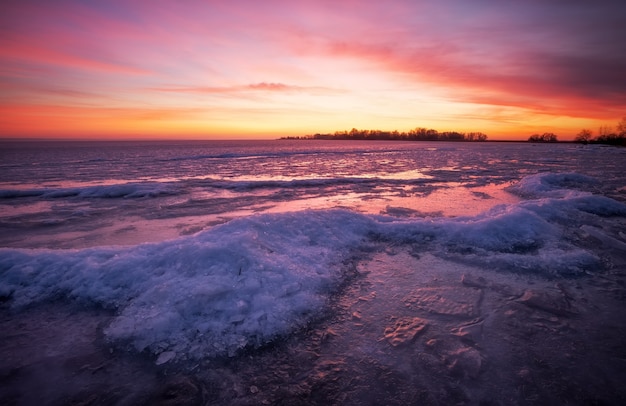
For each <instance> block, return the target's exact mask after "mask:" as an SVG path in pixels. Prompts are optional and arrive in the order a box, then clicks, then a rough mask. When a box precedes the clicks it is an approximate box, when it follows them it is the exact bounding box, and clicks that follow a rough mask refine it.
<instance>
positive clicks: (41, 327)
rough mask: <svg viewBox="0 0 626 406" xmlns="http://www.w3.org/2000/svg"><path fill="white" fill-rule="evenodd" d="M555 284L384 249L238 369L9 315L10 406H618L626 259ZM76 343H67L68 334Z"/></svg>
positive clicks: (41, 311)
mask: <svg viewBox="0 0 626 406" xmlns="http://www.w3.org/2000/svg"><path fill="white" fill-rule="evenodd" d="M588 242H589V243H590V244H595V245H598V246H599V247H601V248H602V252H603V255H605V256H606V258H610V260H611V261H612V264H613V265H612V268H611V269H609V270H607V271H605V272H602V273H598V274H595V275H587V276H583V277H579V278H573V279H569V278H556V279H546V278H543V277H540V276H533V275H525V274H520V273H508V272H494V271H491V270H488V269H480V268H476V267H473V266H469V265H463V264H459V263H454V262H451V261H449V260H446V259H444V258H440V257H435V256H433V255H432V254H429V253H417V252H414V251H413V250H412V248H411V247H410V246H391V245H381V246H379V250H377V251H376V252H373V253H371V255H370V257H369V258H365V259H361V260H359V261H358V262H357V263H355V264H354V270H355V271H356V274H355V275H356V276H354V277H353V278H352V279H350V281H349V283H348V284H347V285H346V286H344V287H343V288H342V290H341V291H340V292H338V293H337V294H336V295H335V296H334V297H333V298H332V299H331V302H330V303H329V306H328V308H327V310H326V311H325V312H324V314H323V315H322V318H321V319H318V320H317V321H314V322H312V323H311V324H310V325H309V326H308V327H307V328H305V329H304V330H300V331H297V332H295V333H293V334H291V335H289V336H287V337H282V338H278V339H276V340H274V341H273V342H271V343H269V344H267V345H266V346H264V347H263V348H260V349H256V350H246V351H243V352H242V353H240V354H239V355H238V356H236V357H233V358H227V357H223V358H213V359H204V360H201V361H196V362H193V363H190V362H184V361H181V362H169V361H168V360H163V359H160V358H159V359H155V357H154V356H147V355H145V354H143V353H140V354H137V353H134V352H129V351H125V350H124V349H122V348H119V346H111V345H110V344H109V343H107V342H106V341H105V340H104V337H103V335H102V329H103V328H104V327H105V326H106V325H107V323H108V322H109V321H110V319H111V317H112V313H111V312H110V311H105V310H100V309H94V308H92V309H81V308H80V306H78V305H76V304H67V303H53V304H45V303H42V304H39V305H36V306H32V307H30V308H28V309H27V310H25V311H23V312H19V313H15V312H13V311H10V310H8V309H6V308H3V309H2V310H0V314H2V318H1V321H0V324H1V326H2V329H0V331H2V340H0V343H2V344H1V347H0V355H2V358H3V360H4V364H3V366H2V371H1V374H0V376H1V379H2V381H1V382H2V385H1V386H0V400H2V401H3V403H4V404H14V405H25V404H40V403H46V404H68V403H70V404H86V403H90V402H91V403H103V402H104V403H116V404H161V405H170V404H233V405H252V404H281V403H284V404H301V405H308V404H321V403H324V404H346V405H358V404H363V403H368V402H370V403H371V402H377V403H385V404H390V405H396V404H397V405H400V404H407V402H413V403H415V402H418V403H427V404H451V403H456V404H479V403H481V402H491V403H493V404H512V405H515V404H519V405H523V404H548V403H552V404H554V403H555V402H556V403H568V402H569V403H574V404H581V403H593V402H596V403H598V404H619V403H622V402H624V401H625V400H626V389H624V387H623V385H622V382H623V381H624V379H626V369H624V363H625V362H626V352H625V349H626V342H625V338H624V337H626V326H625V325H624V323H623V322H622V321H621V316H620V315H622V314H624V310H626V309H625V307H626V306H625V303H626V301H625V299H626V253H621V254H620V253H619V252H616V251H611V250H610V247H602V242H601V241H597V240H595V239H594V237H593V236H589V237H588ZM77 328H78V329H79V330H78V331H80V334H78V335H72V336H70V337H67V336H66V332H67V331H76V329H77Z"/></svg>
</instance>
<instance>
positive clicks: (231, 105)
mask: <svg viewBox="0 0 626 406" xmlns="http://www.w3.org/2000/svg"><path fill="white" fill-rule="evenodd" d="M2 11H3V12H2V13H1V14H0V90H2V91H3V93H4V96H0V107H3V108H5V109H11V108H12V107H11V104H12V103H20V106H21V107H20V111H26V110H24V109H27V108H30V109H32V112H33V114H35V113H36V111H42V110H41V109H42V107H41V106H42V105H54V106H58V107H59V108H62V109H63V110H62V111H61V110H57V112H59V114H61V113H62V116H63V117H66V116H68V117H69V116H71V111H72V108H74V107H76V106H79V107H80V106H88V105H89V106H98V107H99V108H101V109H103V110H102V111H105V110H106V109H109V110H108V111H110V112H112V114H110V115H109V117H111V120H118V124H117V125H109V124H106V125H104V124H101V125H103V127H104V128H109V129H115V131H118V133H119V134H123V131H124V126H128V128H132V129H133V131H138V129H141V128H143V131H145V132H146V134H147V135H148V133H149V132H150V131H156V130H157V129H156V127H155V126H145V120H144V121H141V120H140V118H141V117H140V115H139V116H133V115H128V114H125V113H124V114H122V113H121V112H125V111H132V110H133V109H136V110H138V111H140V110H142V109H147V110H149V111H152V112H154V114H153V115H151V117H155V115H159V114H160V115H161V117H162V119H161V120H153V121H155V122H156V121H159V122H160V123H161V124H163V125H164V126H165V127H172V128H175V127H176V126H177V125H179V124H180V120H182V118H181V116H180V114H179V113H177V112H181V111H195V109H204V108H206V107H207V106H216V105H220V109H219V111H218V110H214V111H215V112H216V113H215V114H213V113H211V114H205V117H208V118H207V119H206V121H205V122H204V123H203V122H202V114H199V115H198V116H194V117H193V128H194V131H201V129H202V128H204V131H205V133H206V134H207V135H211V134H215V133H217V132H219V131H223V128H224V126H226V127H228V128H229V129H230V130H232V133H233V134H237V131H238V130H237V126H238V124H237V123H249V122H255V123H257V124H258V125H259V127H260V128H263V132H264V133H271V131H272V128H273V127H272V125H274V126H275V128H276V130H277V131H279V130H280V131H287V130H286V129H289V130H290V131H295V132H297V134H296V135H299V133H307V132H313V131H332V130H336V129H341V128H345V127H349V128H351V127H352V126H358V127H365V126H367V125H370V124H371V123H378V124H376V127H377V128H399V129H407V128H411V127H415V126H418V125H419V126H433V127H437V125H438V124H441V123H446V125H447V124H448V123H449V125H450V126H451V127H452V128H454V129H467V130H485V128H484V127H482V126H484V125H485V123H488V122H489V121H490V120H492V121H493V122H498V123H502V126H500V127H495V126H494V127H492V129H493V130H494V131H497V132H499V133H500V134H510V135H515V134H518V136H519V137H521V138H524V137H526V134H522V133H520V131H526V130H527V128H528V124H527V123H528V122H533V123H536V126H538V127H540V126H542V125H543V126H544V127H545V128H544V129H545V130H546V131H548V130H550V131H555V130H557V131H559V130H562V131H566V132H568V133H569V134H573V133H575V132H576V131H577V128H576V127H574V125H576V126H578V125H580V124H581V123H583V124H585V125H587V126H594V125H598V124H599V123H600V122H601V121H606V120H614V119H619V118H620V117H622V116H623V115H624V114H625V112H626V76H625V75H624V74H623V72H625V71H626V42H625V41H623V40H621V39H622V38H626V25H625V24H623V16H624V15H626V3H624V2H623V1H612V0H600V1H597V2H586V1H582V0H581V1H579V0H573V1H554V2H543V1H538V0H531V1H527V2H500V1H495V0H477V1H475V2H471V3H470V2H459V1H453V0H442V1H439V2H430V1H428V2H427V1H408V0H407V1H404V0H395V1H390V2H378V1H373V0H372V1H362V2H358V6H357V5H355V4H352V2H336V1H307V0H303V1H299V2H291V1H282V0H268V1H267V2H254V1H242V2H235V3H232V2H231V3H222V2H218V3H216V2H200V1H188V2H177V3H172V2H166V1H153V2H124V1H116V0H112V1H108V2H82V1H77V0H76V1H73V0H59V1H58V2H54V3H53V2H44V1H39V0H21V1H17V0H6V1H5V2H3V6H2ZM220 103H221V104H220ZM27 106H30V107H27ZM293 106H298V107H299V108H298V109H294V107H293ZM296 110H297V112H296ZM74 111H75V114H76V117H81V115H83V114H84V113H85V112H84V111H83V110H80V109H77V110H74ZM168 111H172V114H168V113H167V112H168ZM257 111H272V114H271V118H268V119H267V120H266V121H264V119H263V116H262V115H261V116H259V115H257V114H256V113H255V112H257ZM279 111H284V112H285V114H284V116H285V118H284V119H283V120H284V122H280V120H278V119H277V115H276V114H274V112H279ZM116 112H117V113H116ZM495 112H497V113H495ZM46 114H48V115H49V116H50V115H53V113H51V110H50V111H48V112H47V113H46ZM150 114H152V113H150ZM294 115H296V116H294ZM278 116H280V115H278ZM19 117H26V116H24V115H18V116H16V117H15V118H13V119H11V118H8V119H7V118H5V119H4V121H2V122H1V123H0V136H2V135H3V133H8V131H9V130H12V131H17V129H20V131H21V132H22V133H24V134H30V133H33V134H34V133H36V132H37V131H40V130H41V129H40V128H38V127H36V126H33V124H32V120H30V121H29V120H28V119H26V118H22V119H21V121H20V118H19ZM133 117H136V120H137V121H136V122H135V124H133V119H132V118H133ZM501 117H507V119H506V120H501V119H500V118H501ZM564 117H569V118H570V119H572V120H573V121H572V122H573V123H575V124H567V122H566V121H565V119H564ZM376 120H378V121H376ZM52 121H54V120H52ZM58 121H59V122H65V121H63V120H61V119H59V120H58ZM77 121H81V120H77ZM557 121H558V123H559V124H558V126H557V127H556V128H555V127H554V126H555V124H554V123H555V122H557ZM68 122H69V119H68ZM82 122H83V123H84V124H83V125H88V124H87V123H88V120H84V121H82ZM218 122H219V123H221V124H220V125H221V127H218V126H216V124H215V123H218ZM140 123H142V124H140ZM224 123H225V124H224ZM298 123H300V124H298ZM320 123H322V124H323V125H324V126H326V127H318V126H319V125H320ZM542 123H544V124H542ZM142 126H143V127H142ZM442 129H445V128H442ZM230 130H229V131H230ZM58 131H59V132H62V131H63V128H62V126H61V127H59V129H58ZM250 131H251V130H250V126H249V125H248V124H246V125H245V126H244V125H242V126H241V127H240V132H241V134H246V133H248V132H250Z"/></svg>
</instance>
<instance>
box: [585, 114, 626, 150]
mask: <svg viewBox="0 0 626 406" xmlns="http://www.w3.org/2000/svg"><path fill="white" fill-rule="evenodd" d="M574 140H575V141H576V142H581V143H583V144H608V145H621V146H626V117H624V118H622V120H621V121H620V122H619V123H617V126H616V127H615V129H614V128H612V127H611V126H608V125H603V126H601V127H600V128H599V129H598V135H597V136H595V137H594V134H593V131H591V130H589V129H587V128H583V129H582V130H580V132H579V133H578V134H577V135H576V138H575V139H574Z"/></svg>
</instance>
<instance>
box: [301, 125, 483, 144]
mask: <svg viewBox="0 0 626 406" xmlns="http://www.w3.org/2000/svg"><path fill="white" fill-rule="evenodd" d="M291 138H294V137H291ZM304 138H305V139H316V140H398V141H486V140H487V135H486V134H484V133H482V132H470V133H464V132H458V131H443V132H439V131H437V130H434V129H426V128H422V127H418V128H415V129H413V130H409V131H406V132H404V131H403V132H399V131H398V130H394V131H383V130H359V129H356V128H353V129H351V130H350V131H335V132H334V133H332V134H319V133H317V134H313V135H307V136H306V137H304Z"/></svg>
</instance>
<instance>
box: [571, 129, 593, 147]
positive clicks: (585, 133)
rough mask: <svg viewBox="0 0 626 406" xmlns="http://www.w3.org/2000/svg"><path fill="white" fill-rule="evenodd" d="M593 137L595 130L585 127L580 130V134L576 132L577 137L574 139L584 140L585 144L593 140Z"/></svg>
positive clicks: (577, 140)
mask: <svg viewBox="0 0 626 406" xmlns="http://www.w3.org/2000/svg"><path fill="white" fill-rule="evenodd" d="M592 137H593V131H591V130H588V129H586V128H584V129H582V130H580V132H579V133H578V134H576V138H575V139H574V140H575V141H576V142H582V143H583V144H586V143H588V142H589V141H591V138H592Z"/></svg>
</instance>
